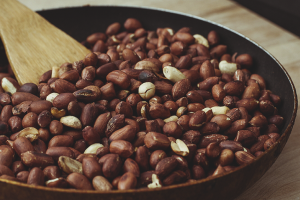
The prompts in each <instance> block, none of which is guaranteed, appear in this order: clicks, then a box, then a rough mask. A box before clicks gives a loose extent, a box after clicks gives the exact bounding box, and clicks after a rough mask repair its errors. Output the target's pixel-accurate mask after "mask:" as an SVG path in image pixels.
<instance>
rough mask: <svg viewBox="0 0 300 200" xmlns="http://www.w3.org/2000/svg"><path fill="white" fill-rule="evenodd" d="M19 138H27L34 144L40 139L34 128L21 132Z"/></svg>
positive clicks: (27, 128)
mask: <svg viewBox="0 0 300 200" xmlns="http://www.w3.org/2000/svg"><path fill="white" fill-rule="evenodd" d="M18 137H26V138H27V139H28V140H29V141H30V142H33V141H35V140H37V139H38V138H39V131H38V130H37V129H36V128H34V127H26V128H24V129H23V130H21V131H20V132H19V134H18Z"/></svg>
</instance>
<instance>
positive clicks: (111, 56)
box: [0, 18, 283, 191]
mask: <svg viewBox="0 0 300 200" xmlns="http://www.w3.org/2000/svg"><path fill="white" fill-rule="evenodd" d="M121 29H123V28H122V26H121V24H120V23H118V22H116V23H113V24H111V25H110V26H109V27H108V28H107V30H106V33H94V34H92V35H90V36H88V37H87V39H86V41H85V42H84V44H85V45H86V46H88V47H89V48H90V49H91V51H92V52H93V53H89V54H88V55H86V57H85V58H83V60H80V61H76V62H74V63H72V64H71V63H64V64H63V65H62V66H60V67H53V69H52V70H50V71H47V72H45V73H44V74H43V75H42V76H41V77H40V80H39V85H36V84H33V83H27V84H24V85H22V86H19V85H18V83H17V81H16V80H14V79H13V78H12V77H9V76H5V77H1V78H2V81H1V83H2V88H3V90H4V91H3V92H2V93H1V94H0V104H1V106H2V107H1V110H2V111H1V114H0V120H1V121H0V176H1V177H0V178H2V179H9V180H13V181H18V182H22V183H27V184H32V185H40V186H47V187H55V188H75V189H79V190H93V189H95V190H99V191H107V190H112V189H119V190H127V189H133V188H158V187H163V186H168V185H172V184H178V183H184V182H193V181H196V180H199V179H203V178H206V177H209V176H216V175H219V174H223V173H226V172H228V171H231V170H234V169H235V168H236V167H238V166H240V165H246V164H248V163H251V162H252V161H253V160H255V159H256V157H258V156H259V155H261V154H263V152H264V151H265V150H267V149H268V148H270V147H271V146H272V145H274V144H275V143H276V141H277V140H278V139H279V137H280V135H279V130H280V128H281V127H282V125H283V118H282V117H281V116H280V115H278V110H277V107H278V106H279V105H280V98H279V96H277V95H276V94H273V93H272V92H271V91H270V90H267V88H266V82H265V80H264V79H263V77H261V76H260V75H258V74H251V72H250V71H249V70H251V67H252V65H253V60H252V57H251V56H250V55H249V54H245V53H244V54H240V55H238V54H237V53H235V54H234V55H230V54H228V53H227V46H226V45H224V44H221V39H220V37H219V35H218V33H217V32H215V31H211V32H209V34H208V35H207V37H204V36H202V35H199V34H195V35H192V34H191V32H190V28H188V27H183V28H181V29H180V30H178V31H177V32H175V31H174V30H173V29H172V28H157V30H156V31H147V30H145V29H144V28H143V27H142V25H141V23H140V22H139V21H138V20H137V19H134V18H128V19H127V20H126V21H125V23H124V29H123V30H124V31H121Z"/></svg>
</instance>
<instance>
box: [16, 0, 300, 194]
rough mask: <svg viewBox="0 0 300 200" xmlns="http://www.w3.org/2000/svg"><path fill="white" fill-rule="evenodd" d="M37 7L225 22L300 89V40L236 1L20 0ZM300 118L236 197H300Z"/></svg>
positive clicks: (38, 8)
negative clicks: (121, 8)
mask: <svg viewBox="0 0 300 200" xmlns="http://www.w3.org/2000/svg"><path fill="white" fill-rule="evenodd" d="M20 1H21V2H22V3H24V4H25V5H27V6H28V7H29V8H31V9H33V10H41V9H48V8H58V7H68V6H82V5H87V4H90V5H132V6H133V5H135V6H148V7H156V8H163V9H169V10H175V11H179V12H183V13H188V14H192V15H196V16H199V17H203V18H206V19H208V20H211V21H214V22H217V23H220V24H222V25H225V26H227V27H229V28H231V29H233V30H235V31H238V32H240V33H241V34H243V35H245V36H247V37H249V38H250V39H252V40H254V41H255V42H257V43H258V44H260V45H261V46H262V47H264V48H265V49H266V50H267V51H269V52H270V53H271V54H272V55H274V56H275V57H276V58H277V59H278V60H279V62H280V63H281V64H282V65H283V66H284V67H285V68H286V70H287V71H288V73H289V74H290V76H291V77H292V79H293V81H294V84H295V86H296V88H297V89H298V88H300V79H299V75H300V71H299V68H300V56H299V52H300V39H299V38H298V37H296V36H295V35H293V34H291V33H289V32H287V31H285V30H284V29H282V28H280V27H278V26H276V25H275V24H272V23H271V22H269V21H267V20H265V19H264V18H262V17H260V16H258V15H256V14H255V13H253V12H251V11H249V10H247V9H245V8H244V7H242V6H240V5H238V4H237V3H235V2H232V1H224V0H131V1H124V0H101V1H99V0H84V1H83V0H63V1H62V0H51V1H49V0H39V1H36V0H20ZM299 155H300V118H299V117H298V118H297V119H296V122H295V126H294V129H293V131H292V134H291V136H290V139H289V140H288V142H287V144H286V146H285V148H284V150H283V151H282V153H281V155H280V156H279V158H278V159H277V161H276V162H275V163H274V165H273V166H272V167H271V168H270V169H269V170H268V172H267V173H266V174H265V175H264V176H263V177H262V178H261V179H260V180H259V181H258V182H257V183H256V184H255V185H253V186H252V187H251V188H249V189H248V190H247V191H245V192H244V193H243V194H242V195H240V196H239V197H238V198H236V200H246V199H249V200H250V199H251V200H252V199H259V200H271V199H272V200H282V199H284V200H292V199H293V200H294V199H300V173H299V167H300V156H299Z"/></svg>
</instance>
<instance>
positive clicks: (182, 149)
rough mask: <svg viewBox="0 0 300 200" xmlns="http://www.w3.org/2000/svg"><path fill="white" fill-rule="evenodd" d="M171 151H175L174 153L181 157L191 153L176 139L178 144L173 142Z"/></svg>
mask: <svg viewBox="0 0 300 200" xmlns="http://www.w3.org/2000/svg"><path fill="white" fill-rule="evenodd" d="M171 149H172V150H173V152H174V153H176V154H178V155H180V156H187V155H189V153H190V151H189V148H188V147H187V146H186V144H185V143H184V142H183V141H182V140H180V139H176V143H175V142H173V141H172V142H171Z"/></svg>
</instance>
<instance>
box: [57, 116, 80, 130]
mask: <svg viewBox="0 0 300 200" xmlns="http://www.w3.org/2000/svg"><path fill="white" fill-rule="evenodd" d="M60 122H61V123H62V124H63V125H65V126H68V127H71V128H75V129H81V128H82V125H81V122H80V120H79V119H78V118H77V117H74V116H65V117H62V118H60Z"/></svg>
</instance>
